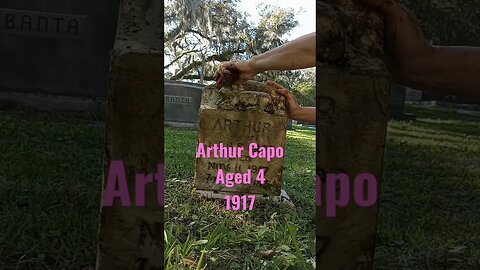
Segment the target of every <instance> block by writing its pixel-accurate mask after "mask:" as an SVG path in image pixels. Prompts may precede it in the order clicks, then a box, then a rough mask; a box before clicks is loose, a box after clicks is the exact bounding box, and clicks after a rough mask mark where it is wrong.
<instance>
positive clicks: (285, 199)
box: [196, 189, 295, 207]
mask: <svg viewBox="0 0 480 270" xmlns="http://www.w3.org/2000/svg"><path fill="white" fill-rule="evenodd" d="M196 192H197V193H198V194H199V195H200V196H202V197H205V198H207V199H219V200H220V199H221V200H224V199H225V196H227V195H235V194H232V193H227V192H217V191H213V190H197V191H196ZM255 202H260V203H262V202H263V203H265V202H271V203H273V204H285V205H288V206H291V207H295V204H293V202H292V200H291V199H290V196H288V194H287V192H286V191H285V190H283V189H282V190H281V191H280V195H279V196H266V195H256V196H255Z"/></svg>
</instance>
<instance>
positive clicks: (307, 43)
mask: <svg viewBox="0 0 480 270" xmlns="http://www.w3.org/2000/svg"><path fill="white" fill-rule="evenodd" d="M315 44H316V37H315V32H313V33H310V34H308V35H305V36H302V37H299V38H297V39H295V40H292V41H290V42H288V43H285V44H283V45H282V46H279V47H277V48H274V49H272V50H270V51H268V52H265V53H263V54H260V55H257V56H254V57H252V58H250V59H249V60H247V61H228V62H223V63H221V64H220V66H219V67H218V70H217V72H216V73H215V76H214V79H215V80H222V78H223V77H224V76H226V75H227V74H230V71H231V70H235V71H238V73H239V80H240V81H245V80H251V79H253V78H254V77H255V75H257V74H258V73H261V72H264V71H267V70H292V69H302V68H308V67H314V66H315V64H316V61H315V57H316V48H315Z"/></svg>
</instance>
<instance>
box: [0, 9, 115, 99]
mask: <svg viewBox="0 0 480 270" xmlns="http://www.w3.org/2000/svg"><path fill="white" fill-rule="evenodd" d="M118 3H119V1H95V0H85V1H73V0H65V1H56V0H2V1H1V2H0V39H1V42H0V59H2V65H1V66H0V91H1V92H4V93H16V94H25V95H27V93H29V94H28V95H30V93H35V94H50V95H63V96H77V97H105V96H106V92H107V91H106V90H107V77H108V76H107V75H108V63H109V59H110V55H109V52H110V51H111V50H112V48H113V41H114V38H115V29H116V26H117V18H118ZM3 96H5V95H3ZM6 98H8V96H6Z"/></svg>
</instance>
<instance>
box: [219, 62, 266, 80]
mask: <svg viewBox="0 0 480 270" xmlns="http://www.w3.org/2000/svg"><path fill="white" fill-rule="evenodd" d="M231 70H235V71H238V73H239V78H238V80H237V81H236V82H232V83H238V82H242V81H247V80H252V79H253V78H254V77H255V75H257V73H258V72H256V71H255V70H254V69H253V67H252V65H251V63H250V61H228V62H222V63H220V66H219V67H218V70H217V71H216V72H215V75H214V76H213V79H214V80H215V81H219V80H223V77H224V76H225V75H226V74H230V71H231Z"/></svg>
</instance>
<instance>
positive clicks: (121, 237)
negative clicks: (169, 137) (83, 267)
mask: <svg viewBox="0 0 480 270" xmlns="http://www.w3.org/2000/svg"><path fill="white" fill-rule="evenodd" d="M162 17H163V2H162V1H149V0H124V1H122V3H121V7H120V13H119V26H118V32H117V38H116V42H115V47H114V51H113V53H112V61H111V66H110V89H109V93H108V113H107V124H106V140H105V159H104V186H105V179H107V176H108V174H109V171H108V170H109V165H110V162H111V161H113V160H121V161H123V162H124V167H125V176H126V179H127V186H128V191H129V197H130V202H131V203H132V205H131V206H121V205H120V203H119V200H118V199H116V200H115V201H114V205H113V206H103V205H102V208H101V214H100V226H99V242H98V253H97V265H96V269H98V270H110V269H112V270H113V269H115V270H131V269H145V270H146V269H149V270H150V269H164V266H163V265H164V262H163V205H162V204H163V203H162V202H159V201H158V196H159V195H160V196H163V194H158V193H159V192H160V193H163V191H162V190H161V189H162V185H163V182H161V183H159V185H160V186H156V185H155V184H154V183H149V184H147V185H146V186H145V195H144V200H145V204H144V206H136V199H137V198H136V197H137V196H136V189H137V187H136V185H135V182H136V174H151V173H156V172H158V166H159V164H163V100H164V95H163V86H164V85H163V21H162ZM159 187H160V188H159ZM103 193H104V194H103V195H104V196H105V190H104V192H103ZM139 197H141V196H140V195H139Z"/></svg>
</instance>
